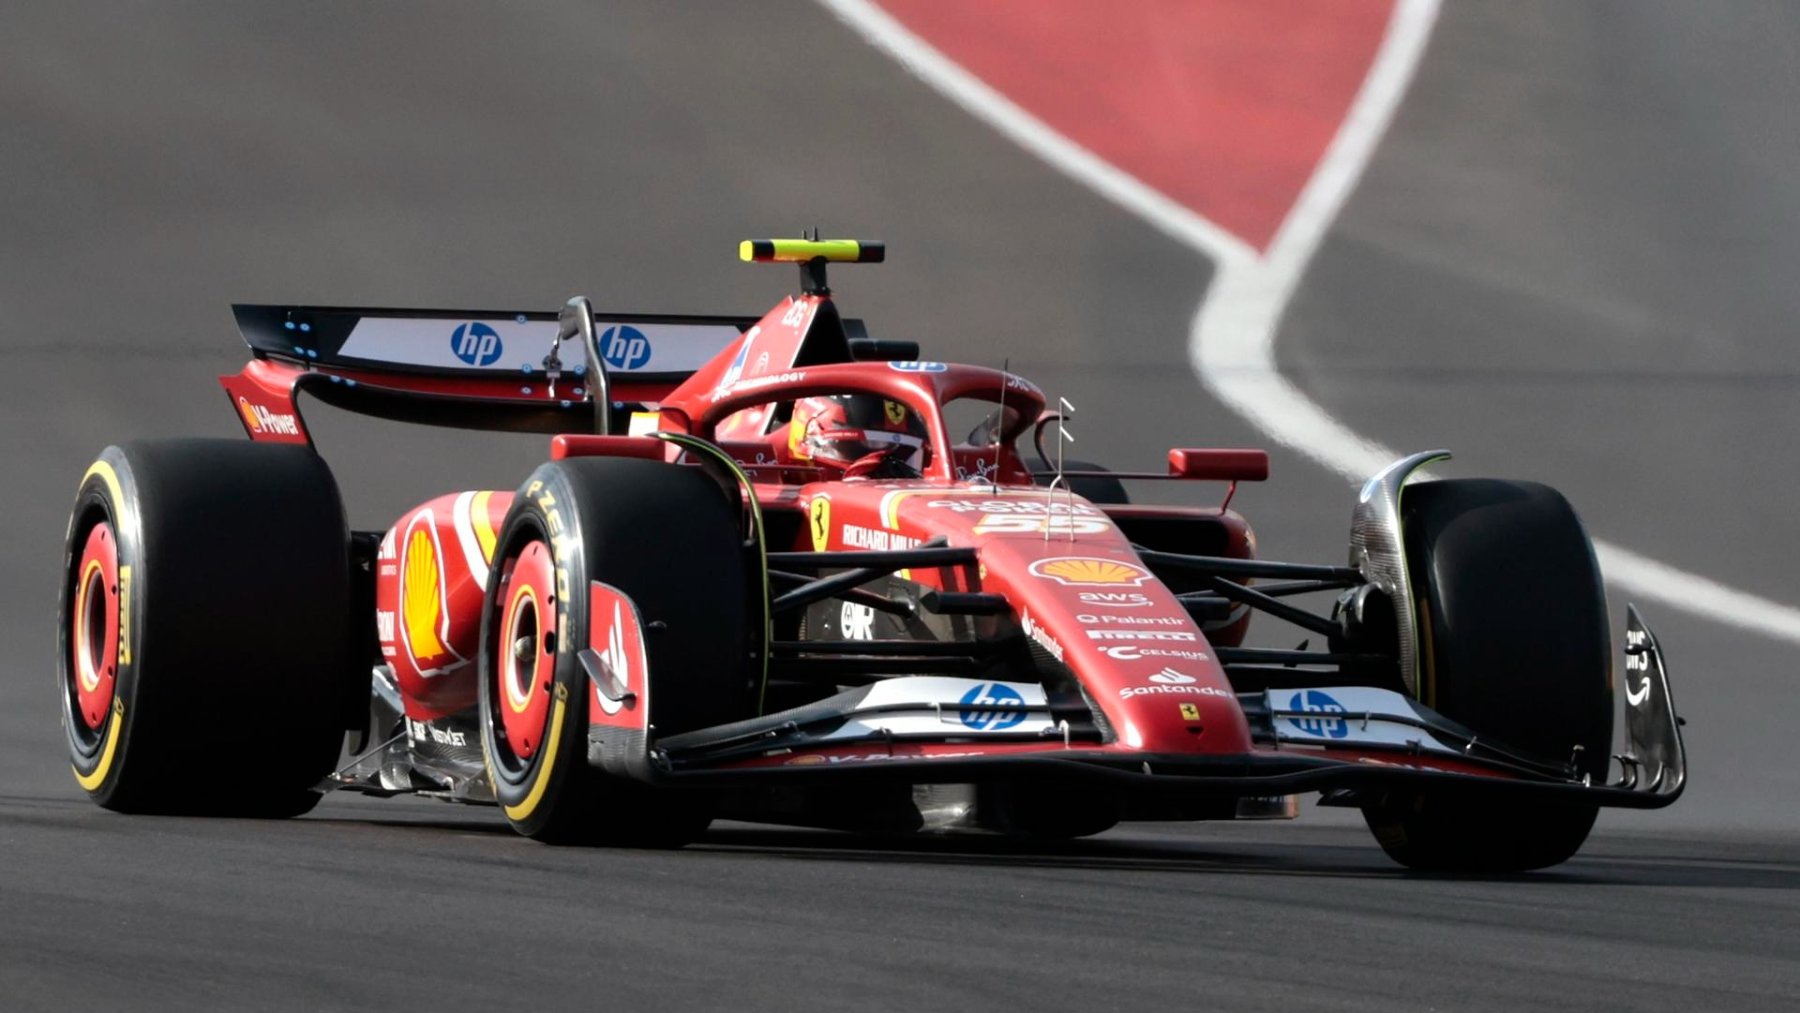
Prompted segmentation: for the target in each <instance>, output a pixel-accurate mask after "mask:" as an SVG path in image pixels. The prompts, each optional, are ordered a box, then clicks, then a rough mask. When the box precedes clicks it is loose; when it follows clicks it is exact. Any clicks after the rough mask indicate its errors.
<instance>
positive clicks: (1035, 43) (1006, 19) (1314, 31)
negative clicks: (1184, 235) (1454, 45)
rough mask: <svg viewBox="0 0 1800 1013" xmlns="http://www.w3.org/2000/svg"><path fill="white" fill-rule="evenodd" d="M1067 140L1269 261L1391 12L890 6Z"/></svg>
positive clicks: (984, 2)
mask: <svg viewBox="0 0 1800 1013" xmlns="http://www.w3.org/2000/svg"><path fill="white" fill-rule="evenodd" d="M880 2H881V5H882V7H883V8H884V9H886V10H887V11H888V12H889V13H890V14H892V15H894V16H895V17H896V18H898V19H899V20H900V21H901V22H902V23H904V24H905V25H906V26H907V28H909V29H911V30H912V31H913V32H915V33H917V34H918V35H919V36H921V37H923V38H924V39H925V40H926V41H927V42H929V43H931V44H932V45H933V46H934V47H936V48H937V49H938V50H940V51H942V52H943V53H944V55H946V56H948V57H950V58H951V59H952V60H955V61H956V62H957V63H958V64H961V65H962V66H963V68H964V69H966V70H968V71H969V72H970V73H973V74H975V75H976V76H977V77H980V78H981V79H982V80H983V81H985V82H987V84H988V85H990V86H991V87H993V88H995V89H997V90H999V91H1000V92H1002V93H1004V94H1005V95H1006V96H1007V97H1008V98H1010V99H1012V100H1013V101H1014V102H1016V103H1018V104H1019V105H1020V106H1022V107H1023V108H1025V109H1026V110H1027V111H1029V112H1030V113H1031V114H1032V115H1034V116H1036V117H1037V118H1038V119H1040V120H1043V121H1044V122H1045V123H1047V124H1048V125H1049V126H1051V127H1052V128H1054V129H1055V130H1056V131H1057V132H1058V133H1061V134H1062V135H1063V136H1065V137H1068V138H1069V139H1071V140H1073V141H1075V142H1076V143H1077V144H1080V145H1081V146H1082V147H1085V148H1087V149H1088V150H1090V151H1092V152H1094V153H1095V154H1096V155H1099V156H1100V157H1101V158H1103V159H1105V160H1107V161H1108V162H1111V163H1112V164H1113V165H1116V166H1118V167H1119V168H1121V169H1124V170H1125V171H1126V172H1128V173H1130V174H1131V175H1133V176H1136V177H1137V178H1138V179H1140V180H1142V181H1143V182H1145V183H1147V184H1149V185H1150V186H1151V187H1154V188H1155V189H1157V190H1159V191H1161V192H1162V193H1164V194H1166V195H1168V196H1169V197H1171V198H1173V199H1174V200H1176V201H1178V202H1180V203H1182V204H1184V205H1186V206H1188V207H1189V208H1192V209H1193V210H1194V211H1196V212H1198V213H1199V214H1200V215H1202V216H1203V217H1205V218H1207V219H1209V220H1211V221H1213V222H1214V223H1216V224H1218V225H1219V226H1220V227H1221V228H1224V229H1225V230H1226V231H1228V232H1231V233H1233V234H1234V235H1236V236H1238V237H1240V238H1242V239H1243V240H1245V241H1246V242H1248V243H1250V244H1251V245H1252V246H1255V247H1256V248H1257V249H1259V250H1260V249H1266V248H1267V247H1268V245H1269V242H1270V241H1271V240H1272V239H1273V238H1274V236H1275V233H1276V230H1277V229H1279V228H1280V227H1281V223H1282V221H1283V219H1285V218H1286V217H1287V214H1288V210H1289V209H1290V208H1292V207H1293V205H1294V202H1295V200H1296V199H1298V197H1299V195H1300V191H1301V189H1302V188H1304V187H1305V185H1306V181H1307V180H1308V179H1310V178H1311V177H1312V174H1313V170H1314V168H1315V167H1316V166H1317V165H1318V163H1319V160H1320V159H1321V158H1322V157H1323V156H1324V154H1325V149H1326V147H1327V146H1328V145H1329V144H1330V143H1331V139H1332V138H1333V137H1334V136H1335V135H1336V134H1337V130H1338V126H1339V124H1340V123H1342V122H1343V119H1344V115H1345V113H1347V112H1348V111H1349V108H1350V104H1351V101H1352V100H1353V99H1354V98H1355V97H1356V92H1357V90H1358V89H1359V88H1360V87H1361V86H1362V82H1363V78H1364V77H1365V76H1367V74H1368V71H1369V67H1370V65H1371V63H1372V62H1373V61H1374V58H1375V54H1376V51H1377V50H1378V49H1379V48H1380V46H1381V39H1382V35H1383V33H1384V32H1385V30H1386V28H1387V22H1388V17H1389V15H1390V14H1391V13H1392V7H1393V3H1392V0H981V2H979V3H974V2H957V3H952V2H945V0H880Z"/></svg>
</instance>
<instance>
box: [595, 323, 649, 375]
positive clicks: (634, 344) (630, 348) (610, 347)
mask: <svg viewBox="0 0 1800 1013" xmlns="http://www.w3.org/2000/svg"><path fill="white" fill-rule="evenodd" d="M600 357H601V358H602V359H605V360H606V364H607V365H608V366H611V367H612V368H614V369H636V368H638V367H639V366H642V365H643V364H644V363H646V362H649V361H650V339H649V338H646V337H644V332H643V331H640V330H638V329H637V328H635V327H629V326H626V325H625V324H618V325H616V326H613V327H608V328H607V329H606V330H604V331H601V332H600Z"/></svg>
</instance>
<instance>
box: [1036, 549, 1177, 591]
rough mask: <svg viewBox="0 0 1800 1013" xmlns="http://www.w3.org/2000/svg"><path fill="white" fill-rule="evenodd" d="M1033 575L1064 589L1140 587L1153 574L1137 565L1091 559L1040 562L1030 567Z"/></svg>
mask: <svg viewBox="0 0 1800 1013" xmlns="http://www.w3.org/2000/svg"><path fill="white" fill-rule="evenodd" d="M1031 575H1032V576H1034V577H1042V578H1045V579H1047V580H1054V581H1056V582H1057V583H1058V584H1062V585H1063V586H1065V587H1138V586H1140V585H1141V584H1143V583H1144V581H1146V580H1149V579H1150V571H1149V570H1146V569H1144V568H1143V567H1141V566H1138V565H1137V564H1136V563H1126V562H1122V561H1120V560H1117V559H1095V558H1092V557H1090V556H1058V557H1056V558H1054V559H1040V560H1038V561H1037V562H1035V563H1033V564H1031Z"/></svg>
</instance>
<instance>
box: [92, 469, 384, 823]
mask: <svg viewBox="0 0 1800 1013" xmlns="http://www.w3.org/2000/svg"><path fill="white" fill-rule="evenodd" d="M350 585H351V574H350V539H349V533H348V530H347V528H346V525H345V520H344V511H343V506H342V503H341V502H340V500H339V497H338V491H337V485H336V483H335V482H334V481H333V479H332V476H331V472H330V470H329V469H328V468H327V467H326V466H325V464H324V462H323V461H321V460H320V459H319V457H318V455H317V454H315V453H314V452H313V451H312V449H311V448H309V447H303V446H283V445H271V444H259V443H244V442H239V441H231V440H199V439H184V440H159V441H151V442H142V443H128V444H125V445H124V446H115V447H108V448H106V450H105V451H104V452H102V453H101V455H100V457H99V459H98V460H96V461H95V462H94V464H93V466H92V467H90V468H89V469H88V471H87V473H86V475H84V476H83V478H82V481H81V486H80V489H79V491H78V492H77V495H76V501H75V508H74V510H73V512H72V513H71V515H70V520H69V530H68V541H67V550H66V553H65V556H64V566H63V586H62V595H61V608H60V614H59V617H58V623H57V628H58V631H59V634H58V650H57V656H58V661H59V664H58V669H59V672H58V689H59V695H60V697H61V700H62V718H63V728H64V732H65V737H66V740H67V744H68V749H69V758H70V762H71V764H72V766H73V767H74V773H75V777H76V780H77V782H78V783H79V784H80V786H81V787H82V789H83V790H84V791H85V792H86V793H87V794H88V796H89V797H90V798H91V799H93V800H94V801H95V802H97V803H99V804H100V805H102V806H104V807H106V808H108V809H114V810H118V811H121V812H133V813H187V814H208V815H245V816H269V817H281V816H294V815H298V814H300V813H303V812H305V811H307V810H309V809H311V808H312V807H313V805H314V804H316V803H317V802H318V799H319V795H318V793H316V792H314V791H312V790H311V789H312V788H313V786H314V785H316V784H317V783H318V782H319V780H320V779H321V778H323V777H324V776H325V775H326V774H328V773H329V772H330V770H331V765H332V763H333V761H334V760H335V759H336V757H337V753H338V747H339V745H340V744H341V742H342V738H343V731H344V725H345V723H346V722H345V721H344V715H343V713H342V710H341V705H342V701H343V700H344V699H345V698H346V691H345V686H346V684H347V683H346V680H350V679H355V678H358V677H359V676H358V672H359V671H360V673H361V674H360V678H362V679H365V680H366V679H367V669H366V668H359V665H360V664H364V663H366V660H365V659H358V658H355V657H353V649H352V644H353V643H354V642H355V638H354V637H353V636H352V628H353V627H352V621H351V616H350V600H351V587H350Z"/></svg>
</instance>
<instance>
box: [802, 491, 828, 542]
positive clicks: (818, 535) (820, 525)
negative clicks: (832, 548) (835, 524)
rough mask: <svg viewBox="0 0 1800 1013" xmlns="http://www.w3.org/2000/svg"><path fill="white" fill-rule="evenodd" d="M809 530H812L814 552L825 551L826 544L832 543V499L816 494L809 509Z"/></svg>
mask: <svg viewBox="0 0 1800 1013" xmlns="http://www.w3.org/2000/svg"><path fill="white" fill-rule="evenodd" d="M806 526H807V530H809V531H811V532H812V544H813V551H814V552H824V551H825V546H827V545H829V544H831V501H830V500H829V499H826V498H825V497H823V496H814V497H813V501H812V507H811V508H809V509H808V510H807V525H806Z"/></svg>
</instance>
